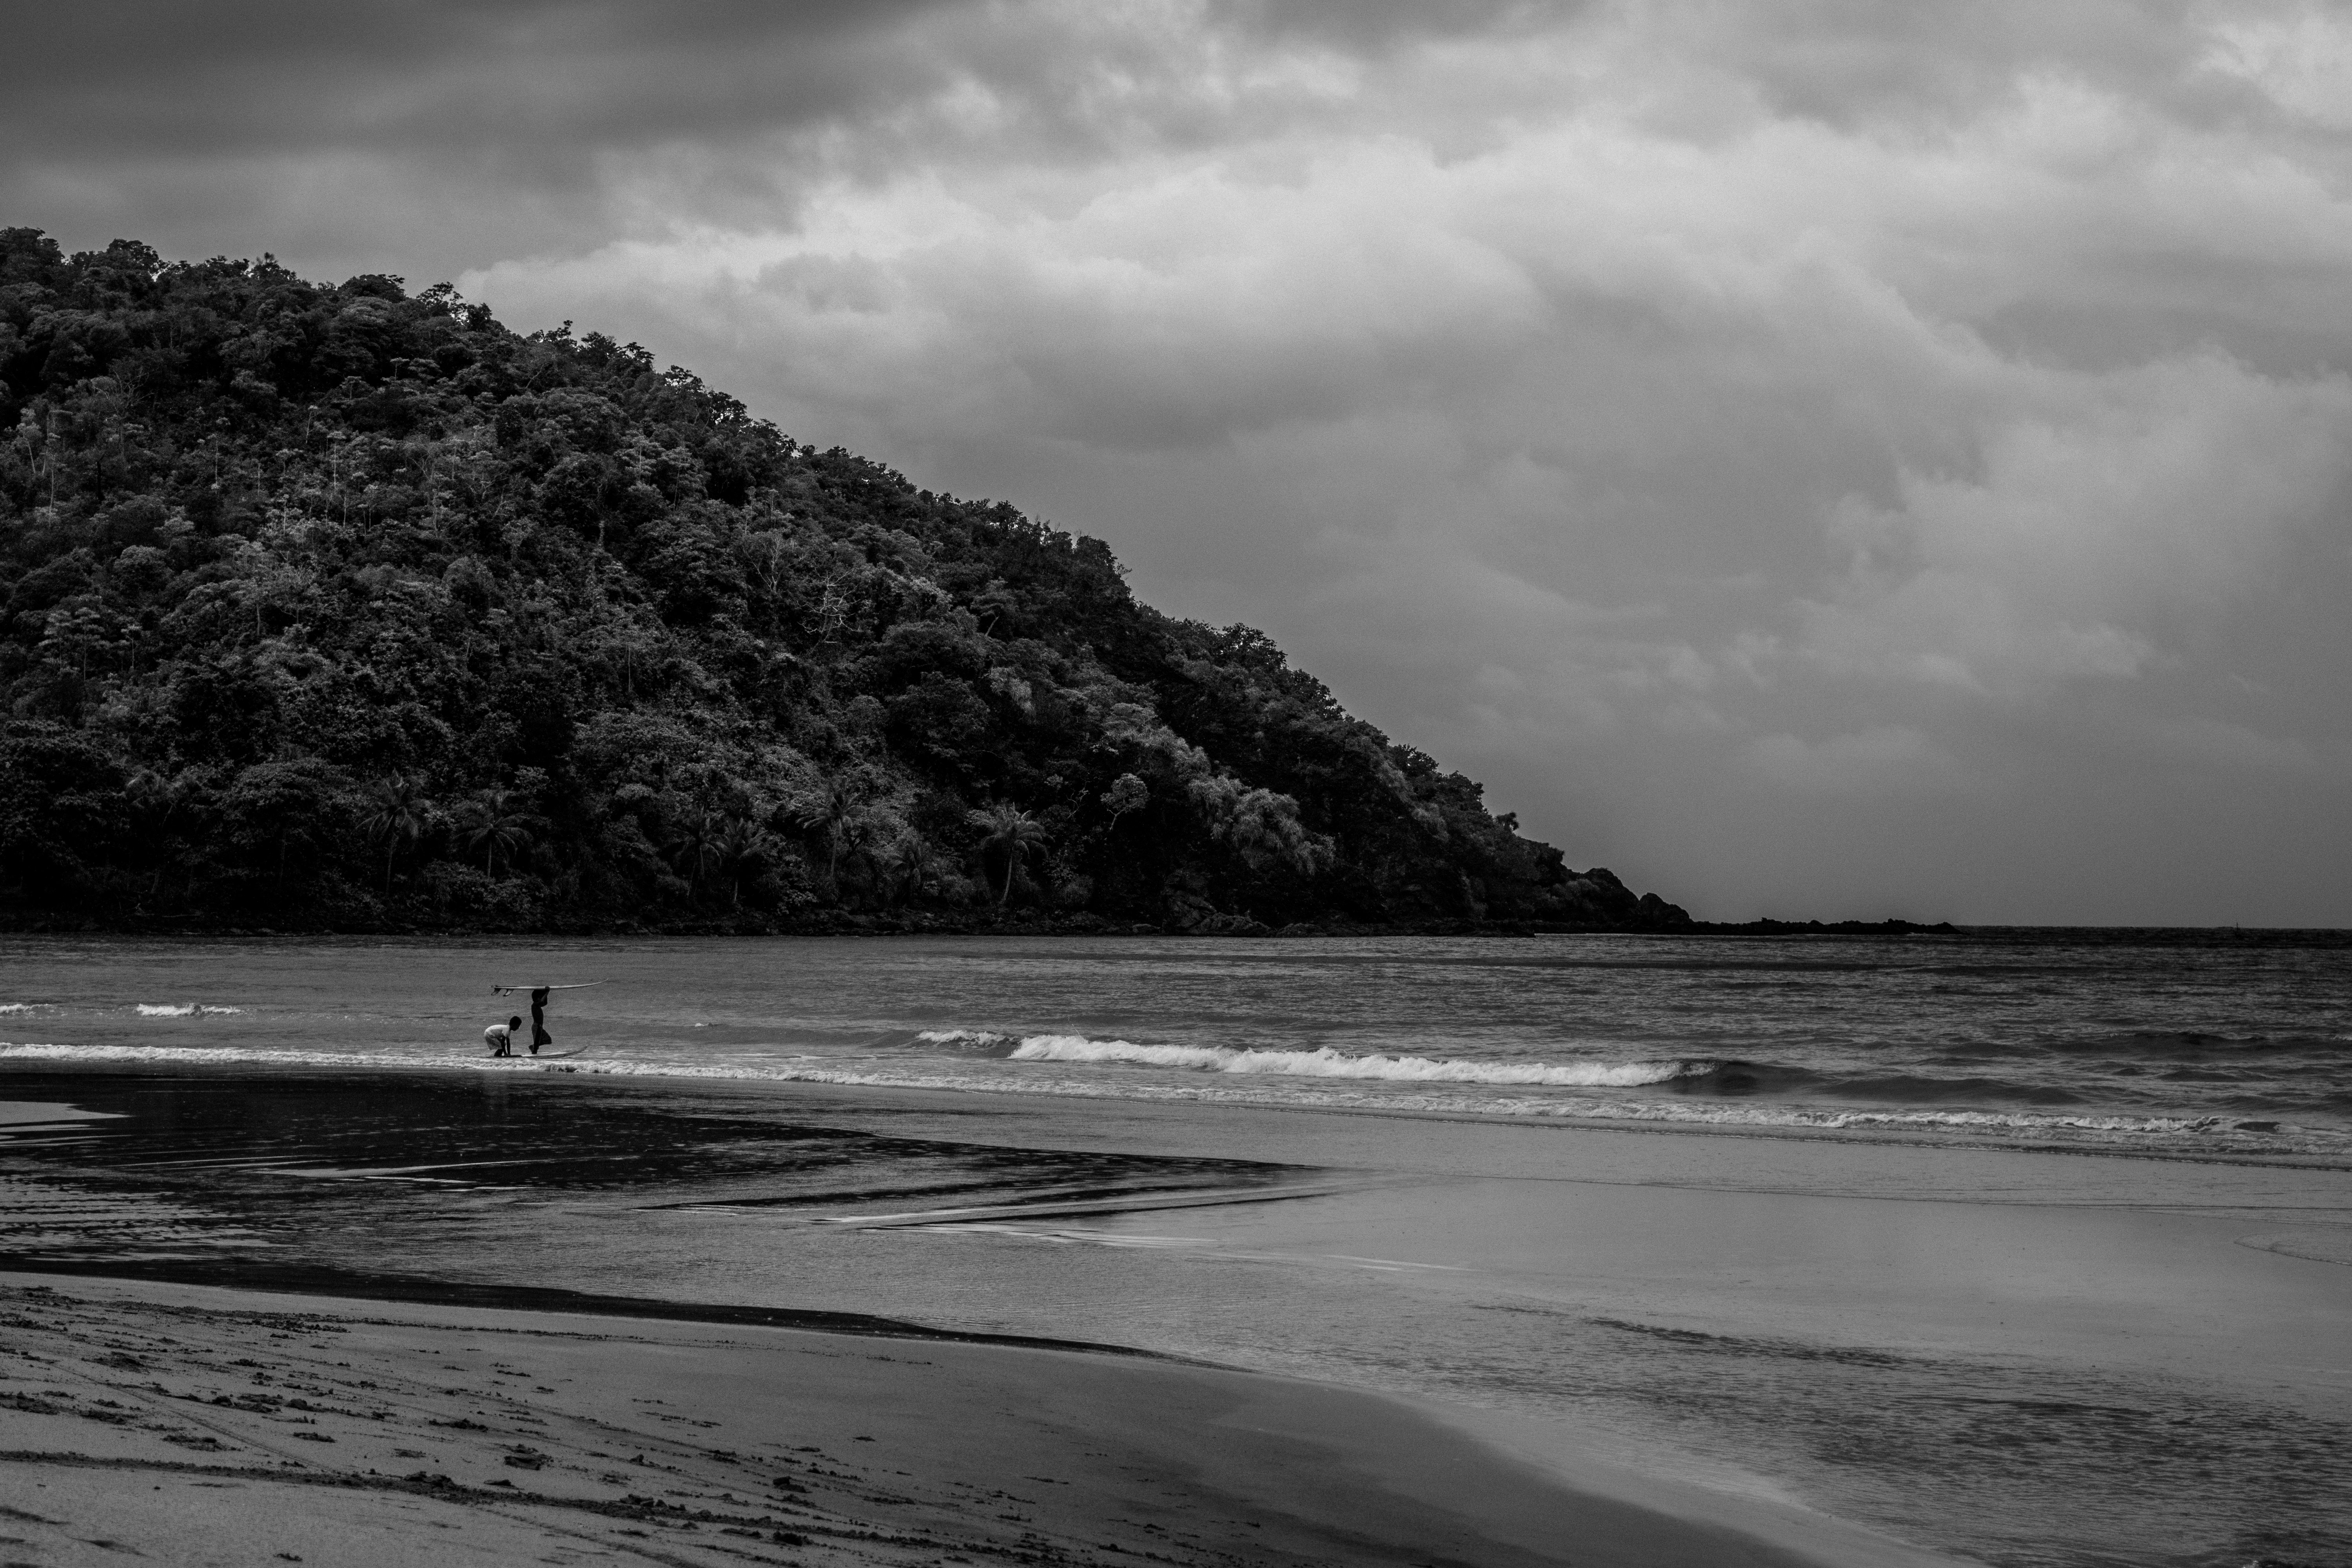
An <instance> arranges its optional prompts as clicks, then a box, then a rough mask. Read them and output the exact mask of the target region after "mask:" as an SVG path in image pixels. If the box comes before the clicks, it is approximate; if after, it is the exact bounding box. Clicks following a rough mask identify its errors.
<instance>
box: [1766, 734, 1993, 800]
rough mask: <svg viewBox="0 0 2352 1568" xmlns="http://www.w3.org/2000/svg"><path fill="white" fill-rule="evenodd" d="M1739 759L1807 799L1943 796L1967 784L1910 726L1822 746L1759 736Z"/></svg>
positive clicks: (1950, 762)
mask: <svg viewBox="0 0 2352 1568" xmlns="http://www.w3.org/2000/svg"><path fill="white" fill-rule="evenodd" d="M1740 755H1741V759H1742V760H1743V761H1744V762H1745V763H1747V764H1748V766H1749V767H1751V768H1753V769H1754V770H1755V771H1756V772H1757V773H1760V774H1762V775H1763V776H1764V777H1765V778H1766V779H1769V781H1771V782H1772V783H1773V784H1778V785H1780V787H1781V788H1784V789H1790V790H1795V791H1799V792H1801V793H1804V794H1809V795H1885V794H1886V793H1888V792H1890V791H1900V792H1904V793H1911V792H1916V791H1927V792H1941V791H1947V790H1952V789H1958V788H1963V787H1965V786H1966V784H1967V780H1966V779H1965V778H1964V777H1963V776H1962V774H1961V773H1960V771H1959V769H1958V766H1957V765H1956V764H1955V763H1954V762H1953V760H1952V759H1951V758H1950V757H1949V756H1948V755H1947V754H1945V752H1943V750H1942V748H1940V747H1938V746H1937V744H1936V743H1935V742H1933V741H1931V740H1929V739H1928V738H1927V733H1926V732H1925V731H1920V730H1916V729H1914V728H1912V727H1911V726H1909V725H1907V724H1884V725H1878V726H1875V727H1874V728H1872V729H1868V730H1862V731H1855V732H1854V733H1853V734H1850V735H1834V736H1832V737H1831V738H1830V739H1828V740H1826V741H1822V742H1805V741H1801V740H1799V739H1798V738H1797V737H1796V736H1794V735H1790V734H1774V735H1759V736H1758V737H1757V738H1756V739H1755V740H1753V741H1750V742H1748V744H1747V745H1746V746H1745V747H1743V748H1742V750H1741V752H1740Z"/></svg>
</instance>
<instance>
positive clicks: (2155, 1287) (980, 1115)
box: [0, 934, 2352, 1565]
mask: <svg viewBox="0 0 2352 1568" xmlns="http://www.w3.org/2000/svg"><path fill="white" fill-rule="evenodd" d="M587 981H593V982H595V983H596V984H593V985H587V986H585V987H584V988H582V989H577V990H570V991H563V992H559V993H556V994H555V996H554V1005H553V1007H552V1009H551V1014H550V1017H549V1025H550V1027H551V1030H552V1032H553V1033H554V1035H555V1036H556V1039H557V1042H558V1045H557V1047H556V1048H559V1049H564V1050H571V1049H574V1048H577V1049H579V1050H580V1051H581V1054H580V1055H579V1056H576V1057H569V1058H563V1059H562V1060H559V1061H541V1062H534V1061H532V1060H531V1059H530V1058H520V1059H516V1060H495V1059H492V1058H488V1055H487V1052H486V1050H485V1048H484V1047H482V1046H481V1044H480V1043H479V1042H480V1030H481V1028H482V1026H484V1025H486V1024H488V1023H490V1022H493V1021H499V1022H502V1021H504V1019H505V1017H506V1016H509V1012H510V1011H511V1012H523V1011H527V1008H526V1007H524V1006H521V1005H516V1004H517V1002H518V1000H519V999H518V998H516V997H514V996H513V995H511V994H505V993H494V992H493V990H492V987H493V986H495V985H527V984H541V983H555V984H562V983H573V984H577V983H581V982H587ZM2348 1034H2352V952H2347V950H2346V948H2345V947H2343V946H2341V945H2331V944H2330V943H2328V942H2326V941H2324V940H2319V939H2311V940H2305V941H2302V942H2279V943H2272V944H2262V943H2254V942H2244V941H2242V940H2240V941H2231V940H2211V941H2202V942H2200V941H2194V940H2186V939H2182V938H2179V937H2177V936H2154V935H2152V936H2149V937H2147V938H2144V939H2140V940H2132V939H2127V938H2117V937H2114V936H2105V937H2102V938H2099V939H2096V940H2086V939H2084V938H2081V937H2069V936H2065V935H2056V934H2053V935H2051V936H2047V937H2043V938H2039V939H2029V938H2010V939H2006V940H2000V941H1984V940H1967V939H1947V938H1915V939H1908V940H1895V941H1889V940H1861V941H1857V940H1841V939H1835V938H1811V939H1790V940H1772V941H1759V940H1753V939H1720V938H1675V939H1664V938H1649V939H1644V938H1616V937H1582V938H1536V939H1503V940H1486V939H1480V940H1461V941H1448V940H1403V939H1377V940H1363V941H1322V940H1317V941H1305V942H1238V941H1236V942H1223V941H1181V940H1160V939H1133V940H1126V939H1122V940H1099V941H1097V940H1076V941H1074V940H1069V939H1061V940H1045V939H1035V940H1028V939H940V940H911V939H902V940H890V941H774V942H767V941H667V942H568V943H544V942H539V943H523V942H514V943H504V942H496V943H453V942H392V943H383V942H331V943H310V942H286V941H263V942H229V941H216V942H187V943H168V942H159V943H148V942H69V941H39V942H14V943H11V944H9V945H8V946H7V947H5V949H0V1038H5V1039H7V1040H8V1041H9V1042H10V1043H8V1044H7V1045H5V1046H0V1073H5V1075H6V1077H5V1079H0V1098H14V1099H17V1100H43V1101H47V1102H50V1103H55V1104H59V1105H66V1106H71V1107H75V1108H78V1109H79V1110H83V1111H91V1110H96V1111H99V1112H101V1113H103V1116H102V1117H101V1119H99V1120H90V1119H88V1118H87V1117H85V1118H83V1119H80V1120H66V1119H63V1117H62V1113H42V1114H43V1115H45V1116H48V1117H50V1118H51V1119H50V1120H46V1121H45V1120H41V1119H38V1118H37V1119H36V1120H34V1121H31V1122H29V1123H24V1124H21V1125H19V1126H18V1127H16V1128H15V1129H13V1130H11V1129H0V1135H5V1138H6V1142H0V1252H5V1254H7V1255H8V1256H11V1257H13V1258H16V1259H19V1260H26V1261H31V1262H34V1263H37V1264H44V1263H45V1264H48V1265H52V1266H62V1265H79V1266H86V1267H108V1266H119V1267H131V1266H140V1267H147V1268H165V1269H178V1270H180V1271H182V1272H186V1271H187V1270H190V1269H195V1270H198V1271H200V1272H201V1271H202V1270H203V1269H205V1268H226V1267H227V1266H228V1265H230V1264H238V1265H240V1266H245V1267H251V1266H254V1265H255V1263H256V1260H263V1261H268V1262H269V1263H271V1264H273V1265H278V1266H283V1265H289V1264H308V1265H316V1266H319V1267H320V1268H328V1269H331V1270H341V1271H342V1273H343V1274H344V1275H346V1276H348V1277H350V1278H352V1279H360V1278H362V1277H363V1276H369V1275H374V1276H381V1275H383V1274H386V1273H408V1274H425V1275H432V1276H435V1277H439V1278H446V1279H465V1280H471V1281H477V1282H483V1283H492V1284H496V1283H506V1284H517V1285H538V1286H557V1287H562V1288H567V1289H580V1290H589V1291H600V1292H604V1293H610V1294H628V1295H638V1296H655V1297H660V1298H664V1299H670V1300H682V1301H698V1302H730V1303H751V1304H760V1305H779V1306H798V1307H804V1308H814V1309H824V1310H849V1311H867V1312H879V1313H884V1314H889V1315H897V1316H901V1317H911V1318H916V1319H919V1320H921V1321H925V1322H929V1323H936V1324H940V1325H943V1326H949V1327H955V1328H963V1329H972V1330H985V1331H1011V1332H1018V1333H1029V1334H1039V1335H1045V1336H1049V1337H1055V1338H1063V1339H1083V1340H1093V1341H1101V1342H1118V1343H1124V1344H1129V1345H1134V1346H1137V1347H1139V1348H1146V1349H1152V1350H1158V1351H1163V1352H1171V1353H1180V1354H1187V1355H1193V1356H1199V1357H1202V1358H1204V1359H1210V1360H1216V1361H1221V1362H1224V1363H1233V1364H1240V1365H1244V1366H1251V1367H1258V1368H1263V1369H1265V1370H1269V1371H1276V1372H1286V1373H1303V1374H1307V1375H1312V1376H1318V1377H1325V1378H1330V1379H1335V1380H1339V1381H1344V1382H1349V1383H1354V1384H1363V1385H1369V1386H1374V1387H1380V1388H1386V1389H1391V1390H1395V1391H1399V1392H1402V1393H1407V1394H1415V1395H1419V1396H1422V1397H1424V1398H1428V1399H1431V1400H1434V1401H1438V1402H1441V1403H1444V1404H1447V1405H1450V1406H1452V1407H1454V1408H1456V1409H1460V1410H1465V1411H1484V1412H1488V1413H1493V1414H1496V1415H1500V1416H1507V1417H1510V1418H1514V1419H1520V1420H1526V1421H1532V1422H1536V1423H1538V1424H1543V1425H1545V1426H1547V1427H1548V1429H1550V1430H1554V1431H1557V1432H1559V1433H1566V1434H1570V1435H1573V1436H1575V1437H1576V1439H1577V1441H1580V1442H1581V1443H1583V1444H1584V1445H1585V1446H1586V1447H1587V1448H1588V1449H1595V1448H1597V1449H1602V1450H1606V1451H1607V1452H1609V1453H1612V1454H1614V1455H1616V1456H1617V1457H1618V1458H1621V1459H1622V1460H1623V1462H1624V1463H1626V1464H1628V1465H1631V1466H1633V1467H1635V1468H1640V1469H1642V1470H1644V1471H1647V1472H1652V1473H1664V1474H1671V1475H1674V1476H1676V1477H1679V1478H1681V1479H1684V1480H1686V1481H1688V1482H1690V1483H1691V1484H1694V1485H1698V1486H1703V1487H1712V1488H1716V1489H1720V1490H1722V1491H1726V1492H1739V1493H1745V1494H1747V1495H1749V1496H1753V1497H1769V1498H1772V1499H1775V1500H1779V1501H1780V1502H1781V1503H1783V1504H1785V1505H1787V1506H1790V1507H1795V1508H1810V1509H1816V1510H1822V1511H1825V1512H1828V1513H1832V1514H1834V1515H1837V1516H1839V1517H1842V1518H1845V1519H1849V1520H1853V1521H1857V1522H1860V1523H1862V1524H1864V1525H1866V1526H1869V1527H1871V1528H1874V1529H1877V1530H1881V1531H1885V1532H1886V1533H1887V1534H1889V1535H1890V1536H1894V1537H1897V1538H1900V1539H1903V1540H1906V1541H1910V1542H1916V1543H1919V1544H1923V1545H1927V1546H1930V1547H1933V1548H1937V1549H1941V1550H1949V1551H1954V1552H1961V1553H1965V1554H1968V1555H1970V1556H1973V1557H1977V1558H1979V1559H1983V1560H1988V1561H1995V1562H2001V1563H2020V1564H2026V1563H2033V1564H2041V1563H2050V1564H2070V1565H2071V1564H2088V1563H2126V1562H2129V1563H2158V1562H2162V1563H2216V1564H2218V1563H2232V1564H2234V1563H2242V1562H2244V1561H2245V1560H2247V1558H2248V1557H2250V1556H2253V1555H2258V1554H2262V1553H2264V1552H2268V1553H2270V1554H2273V1555H2276V1556H2280V1557H2283V1558H2289V1559H2294V1558H2298V1557H2300V1558H2305V1559H2308V1560H2321V1561H2324V1560H2329V1556H2330V1554H2333V1555H2341V1554H2342V1553H2344V1552H2346V1551H2347V1550H2352V1509H2347V1503H2346V1499H2347V1498H2352V1357H2347V1352H2346V1349H2345V1346H2346V1344H2347V1334H2352V1315H2347V1306H2348V1305H2352V1245H2348V1244H2347V1242H2352V1175H2347V1171H2352V1045H2347V1035H2348Z"/></svg>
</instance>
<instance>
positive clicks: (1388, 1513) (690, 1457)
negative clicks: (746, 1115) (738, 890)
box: [0, 1274, 1806, 1568]
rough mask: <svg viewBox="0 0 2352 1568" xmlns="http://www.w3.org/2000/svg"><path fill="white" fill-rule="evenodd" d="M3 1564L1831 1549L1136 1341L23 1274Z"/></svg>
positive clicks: (7, 1285) (1488, 1557)
mask: <svg viewBox="0 0 2352 1568" xmlns="http://www.w3.org/2000/svg"><path fill="white" fill-rule="evenodd" d="M0 1314H5V1323H6V1325H7V1337H6V1349H5V1363H0V1460H5V1465H0V1544H5V1558H6V1560H7V1561H9V1562H12V1563H14V1562H27V1563H31V1562H37V1563H44V1564H76V1563H120V1562H121V1561H122V1560H123V1559H124V1558H125V1557H126V1556H131V1555H134V1554H135V1555H138V1556H143V1557H146V1558H149V1559H151V1560H159V1561H165V1562H171V1563H191V1564H199V1563H207V1564H208V1563H222V1564H229V1563H236V1564H249V1563H273V1562H289V1563H292V1562H303V1563H349V1564H379V1563H381V1564H393V1563H433V1564H436V1565H440V1564H454V1563H472V1562H482V1563H514V1562H525V1561H530V1562H542V1563H572V1562H589V1561H599V1560H613V1561H623V1562H625V1561H633V1560H643V1561H649V1562H656V1563H741V1562H753V1563H811V1564H835V1563H842V1564H846V1563H957V1562H982V1563H984V1562H1009V1563H1202V1564H1210V1563H1285V1564H1286V1563H1460V1564H1480V1565H1486V1564H1492V1565H1495V1568H1511V1565H1517V1564H1535V1563H1587V1564H1591V1563H1609V1564H1624V1565H1628V1568H1633V1565H1643V1568H1649V1565H1655V1568H1685V1565H1686V1568H1699V1565H1702V1564H1710V1565H1737V1564H1754V1565H1758V1568H1764V1565H1768V1564H1773V1565H1779V1564H1795V1563H1801V1562H1804V1561H1806V1559H1805V1558H1803V1557H1801V1556H1798V1555H1795V1554H1793V1553H1790V1552H1784V1551H1782V1550H1780V1549H1777V1548H1775V1547H1772V1546H1769V1545H1767V1544H1765V1543H1763V1542H1759V1541H1757V1540H1755V1539H1753V1538H1750V1537H1746V1536H1743V1535H1741V1534H1740V1533H1738V1531H1732V1530H1729V1529H1727V1528H1723V1527H1720V1526H1715V1525H1710V1524H1706V1523H1704V1522H1696V1521H1687V1520H1677V1519H1674V1518H1670V1517H1667V1516H1665V1515H1664V1514H1660V1513H1656V1512H1653V1511H1649V1510H1643V1509H1639V1508H1635V1507H1632V1506H1628V1505H1626V1504H1623V1503H1620V1502H1616V1501H1612V1500H1606V1499H1602V1498H1600V1497H1595V1496H1591V1495H1587V1494H1580V1493H1578V1492H1575V1491H1571V1490H1569V1489H1565V1488H1563V1487H1561V1486H1559V1485H1558V1484H1557V1483H1555V1482H1554V1481H1552V1480H1551V1479H1549V1478H1547V1477H1546V1476H1544V1475H1543V1474H1541V1473H1540V1472H1539V1471H1538V1470H1536V1469H1535V1468H1531V1467H1528V1466H1526V1465H1522V1464H1519V1463H1516V1462H1514V1461H1513V1460H1511V1459H1509V1458H1506V1457H1504V1456H1502V1455H1501V1454H1499V1453H1497V1452H1496V1451H1493V1450H1490V1449H1486V1448H1484V1447H1481V1446H1480V1445H1478V1444H1476V1443H1475V1442H1473V1441H1472V1440H1470V1439H1468V1438H1466V1437H1464V1436H1459V1435H1457V1434H1455V1433H1453V1432H1451V1431H1449V1430H1447V1429H1446V1428H1445V1427H1444V1426H1441V1425H1439V1424H1437V1423H1435V1422H1433V1421H1431V1420H1428V1419H1427V1418H1425V1417H1423V1416H1422V1415H1419V1414H1417V1413H1416V1412H1414V1411H1412V1410H1411V1409H1409V1408H1407V1407H1406V1406H1404V1405H1401V1404H1398V1403H1394V1402H1391V1401H1388V1400H1384V1399H1381V1398H1378V1397H1374V1396H1370V1395H1365V1394H1353V1393H1349V1392H1345V1391H1341V1390H1336V1389H1330V1388H1323V1387H1318V1386H1314V1385H1310V1384H1302V1383H1297V1382H1295V1381H1291V1380H1286V1379H1278V1378H1269V1377H1263V1376H1252V1375H1247V1374H1240V1373H1228V1372H1223V1371H1218V1370H1214V1369H1208V1368H1201V1367H1193V1366H1187V1365H1183V1364H1180V1363H1170V1362H1164V1361H1152V1360H1148V1359H1144V1358H1139V1357H1133V1356H1113V1355H1103V1354H1088V1353H1085V1352H1069V1351H1060V1350H1029V1349H1022V1348H1016V1347H1010V1346H1003V1345H985V1344H968V1343H957V1342H944V1341H935V1340H925V1341H907V1340H894V1339H886V1338H877V1337H872V1336H859V1335H848V1334H826V1333H814V1332H806V1331H793V1330H773V1329H753V1328H740V1327H731V1326H730V1327H714V1326H711V1325H707V1324H697V1323H690V1322H677V1321H667V1322H665V1321H646V1320H642V1319H612V1318H596V1317H589V1316H578V1315H570V1314H552V1313H540V1312H514V1311H480V1310H449V1309H435V1308H416V1307H408V1306H404V1305H398V1304H387V1303H383V1302H371V1301H360V1300H321V1299H317V1298H309V1297H297V1296H287V1295H268V1294H261V1293H257V1292H247V1291H234V1290H225V1289H207V1288H201V1287H190V1286H180V1285H158V1284H151V1283H143V1282H135V1281H117V1280H89V1279H76V1280H54V1281H53V1280H46V1279H40V1278H37V1277H35V1276H29V1275H23V1274H10V1275H5V1276H0Z"/></svg>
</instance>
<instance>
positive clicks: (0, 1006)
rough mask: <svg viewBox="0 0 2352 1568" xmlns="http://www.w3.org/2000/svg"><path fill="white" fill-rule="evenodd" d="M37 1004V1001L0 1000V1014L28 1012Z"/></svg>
mask: <svg viewBox="0 0 2352 1568" xmlns="http://www.w3.org/2000/svg"><path fill="white" fill-rule="evenodd" d="M39 1005H40V1004H39V1003H37V1002H0V1014H5V1013H29V1012H31V1011H32V1010H33V1009H34V1008H36V1007H37V1006H39Z"/></svg>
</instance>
